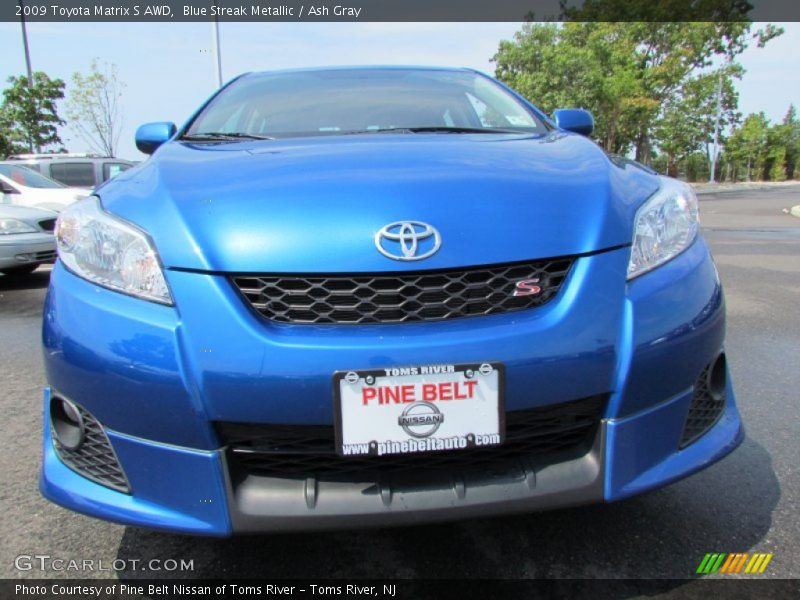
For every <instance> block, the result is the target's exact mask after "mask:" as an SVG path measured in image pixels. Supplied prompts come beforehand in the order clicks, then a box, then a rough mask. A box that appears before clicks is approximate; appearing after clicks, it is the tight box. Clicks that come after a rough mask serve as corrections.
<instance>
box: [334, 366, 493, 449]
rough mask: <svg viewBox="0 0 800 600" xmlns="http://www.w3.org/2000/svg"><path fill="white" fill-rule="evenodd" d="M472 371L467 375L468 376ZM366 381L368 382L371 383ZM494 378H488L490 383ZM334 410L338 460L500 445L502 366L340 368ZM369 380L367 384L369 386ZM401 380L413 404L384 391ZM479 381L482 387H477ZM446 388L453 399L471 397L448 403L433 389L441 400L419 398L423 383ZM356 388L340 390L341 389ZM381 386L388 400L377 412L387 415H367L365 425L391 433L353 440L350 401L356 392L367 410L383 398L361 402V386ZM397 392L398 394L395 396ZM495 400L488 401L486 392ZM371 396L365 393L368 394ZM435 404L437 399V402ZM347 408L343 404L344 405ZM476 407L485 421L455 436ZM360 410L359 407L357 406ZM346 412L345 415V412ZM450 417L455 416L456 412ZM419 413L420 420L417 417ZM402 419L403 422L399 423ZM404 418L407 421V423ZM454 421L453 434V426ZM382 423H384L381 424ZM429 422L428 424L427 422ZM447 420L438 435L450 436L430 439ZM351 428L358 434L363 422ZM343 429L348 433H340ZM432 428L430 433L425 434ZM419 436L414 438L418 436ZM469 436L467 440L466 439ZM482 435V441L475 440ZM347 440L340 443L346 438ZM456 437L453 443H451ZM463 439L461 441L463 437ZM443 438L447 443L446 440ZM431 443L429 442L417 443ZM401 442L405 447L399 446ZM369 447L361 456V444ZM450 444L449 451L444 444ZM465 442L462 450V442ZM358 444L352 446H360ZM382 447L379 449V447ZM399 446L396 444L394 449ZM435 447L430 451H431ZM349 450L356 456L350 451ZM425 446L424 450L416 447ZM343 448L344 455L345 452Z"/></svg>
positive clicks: (374, 397)
mask: <svg viewBox="0 0 800 600" xmlns="http://www.w3.org/2000/svg"><path fill="white" fill-rule="evenodd" d="M470 373H471V376H470ZM369 378H372V379H371V380H370V379H369ZM492 378H493V379H492ZM332 379H333V400H334V402H333V409H334V432H335V445H336V453H337V454H338V455H339V456H341V457H355V458H357V457H367V456H389V455H395V456H396V455H398V454H401V455H406V454H417V453H419V452H436V453H439V452H456V451H458V450H463V449H468V448H476V447H492V446H499V445H502V444H503V443H504V442H505V366H504V365H503V363H502V362H500V361H483V362H479V363H437V364H423V365H413V366H405V367H387V368H382V369H355V370H354V369H351V370H339V371H335V372H334V373H333V378H332ZM370 381H372V383H369V382H370ZM401 381H402V382H404V383H403V384H402V385H404V386H408V385H413V386H414V389H415V394H414V400H413V401H409V400H408V398H406V399H405V401H400V402H398V401H396V397H395V396H393V395H392V394H390V393H389V392H388V391H386V389H385V388H387V387H391V386H395V387H397V386H398V385H401V384H400V383H399V382H401ZM467 381H475V382H476V383H475V384H474V385H472V386H471V387H470V386H469V385H468V384H466V382H467ZM382 382H383V383H388V384H389V385H385V386H381V385H380V384H381V383H382ZM481 382H483V385H481ZM456 383H459V384H463V386H464V387H457V386H455V385H454V384H456ZM438 384H449V386H448V385H445V388H444V390H447V389H449V390H450V391H451V393H452V394H453V395H456V394H461V396H465V395H467V394H468V392H469V391H470V390H472V392H473V397H468V398H463V397H462V398H459V399H447V397H446V396H445V395H444V392H443V388H438V391H439V392H442V395H443V396H444V398H437V399H434V400H429V401H426V400H422V398H421V395H422V394H423V391H425V392H428V393H430V392H431V389H430V387H428V388H426V389H423V387H422V386H423V385H428V386H430V385H438ZM345 385H346V386H355V387H353V388H350V387H348V388H347V389H345V388H344V387H343V386H345ZM379 387H383V388H384V391H385V392H386V395H387V396H388V400H387V402H386V403H380V404H378V406H380V407H381V408H382V409H384V410H386V412H387V413H388V416H387V415H384V414H383V413H381V412H374V411H373V412H372V416H373V421H371V422H370V425H372V426H377V427H378V428H379V429H380V430H381V431H382V432H384V433H386V432H388V431H392V432H393V433H392V434H391V436H392V437H391V439H387V438H386V435H384V433H382V434H380V435H378V436H376V437H377V438H378V439H371V440H365V438H364V437H363V436H362V437H361V438H360V439H357V440H356V439H353V428H352V427H350V425H351V423H350V422H349V419H352V418H353V417H351V416H350V415H351V414H352V410H353V408H352V405H353V402H354V399H353V394H354V393H359V392H360V393H361V394H362V402H366V406H368V407H370V408H372V406H373V405H370V404H369V402H371V401H372V399H377V400H378V402H380V401H381V400H383V399H385V398H383V394H382V393H380V392H376V394H378V396H381V397H380V398H378V396H371V397H370V400H369V401H364V400H363V395H364V388H374V389H377V388H379ZM343 391H345V395H346V396H347V397H346V398H344V399H343V397H342V396H343ZM398 393H400V392H398ZM492 393H494V397H493V398H491V397H489V398H488V399H487V394H489V395H490V396H491V394H492ZM367 395H370V393H367ZM437 400H438V401H437ZM458 402H466V404H465V405H464V406H462V407H460V408H458V409H455V408H449V407H452V406H458V405H457V404H456V403H458ZM345 405H347V406H345ZM412 405H413V406H414V408H413V409H409V412H410V416H409V415H406V414H403V411H404V410H406V409H408V408H409V407H411V406H412ZM421 405H434V406H435V409H436V410H431V409H430V407H429V406H421ZM470 406H471V407H473V408H477V409H478V413H479V415H478V416H479V417H482V418H485V422H484V423H483V424H480V423H475V424H474V429H475V430H474V431H463V432H461V433H458V429H459V427H460V425H459V422H460V421H463V420H465V419H467V417H465V413H466V411H467V408H468V407H470ZM362 408H363V405H362ZM346 411H350V412H347V413H346ZM436 412H438V413H439V414H440V415H441V420H439V421H438V422H439V425H436V426H435V427H434V423H433V422H432V421H434V420H437V419H438V418H439V417H436V416H435V414H436ZM454 413H458V414H455V415H454ZM420 415H421V416H420ZM448 415H450V416H451V419H450V421H449V422H448V420H447V416H448ZM401 418H402V419H403V421H402V423H401V420H400V419H401ZM391 419H397V425H396V430H395V429H392V428H391V427H390V426H389V425H388V424H387V423H388V422H391ZM409 419H410V420H411V422H409ZM419 419H422V420H424V421H425V422H424V423H416V422H415V421H417V420H419ZM454 419H455V421H456V425H455V426H454V427H455V430H454V428H453V426H452V422H453V420H454ZM385 420H386V422H385ZM428 420H431V422H430V423H429V422H428ZM445 422H448V426H447V427H446V428H445V430H444V431H442V434H445V433H450V434H452V435H449V436H447V435H440V436H435V435H434V433H436V432H438V431H439V429H440V428H442V427H444V423H445ZM354 425H355V430H356V431H359V429H360V428H362V427H363V425H362V424H359V423H354ZM345 427H347V429H348V432H347V435H346V433H345ZM431 429H433V432H432V433H427V434H426V432H427V431H429V430H431ZM420 433H421V434H423V435H419V434H420ZM470 436H471V437H470ZM479 436H481V437H479ZM346 437H347V438H348V439H345V438H346ZM455 438H457V439H455ZM462 438H463V439H462ZM447 439H452V442H448V441H447ZM422 440H433V441H422ZM437 440H443V442H442V443H443V444H445V446H446V447H440V443H439V441H437ZM403 442H405V443H406V444H405V446H404V445H403ZM365 443H366V444H368V445H369V452H368V453H365V452H364V446H363V444H365ZM451 443H452V444H453V445H454V447H450V446H448V444H451ZM465 443H466V446H464V445H463V444H465ZM359 444H360V446H357V445H359ZM380 444H383V445H380ZM397 444H399V446H398V445H397ZM430 446H434V447H430ZM404 447H408V448H413V449H410V450H408V451H405V450H403V451H394V450H397V449H398V448H401V449H402V448H404ZM354 448H356V449H357V450H358V452H354ZM421 448H424V449H421ZM346 449H347V451H346Z"/></svg>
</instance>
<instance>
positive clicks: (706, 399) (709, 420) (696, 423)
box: [680, 361, 726, 448]
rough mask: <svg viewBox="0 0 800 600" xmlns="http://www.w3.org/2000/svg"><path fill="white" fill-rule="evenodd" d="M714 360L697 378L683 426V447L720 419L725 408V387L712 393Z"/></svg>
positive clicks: (681, 445)
mask: <svg viewBox="0 0 800 600" xmlns="http://www.w3.org/2000/svg"><path fill="white" fill-rule="evenodd" d="M713 364H714V361H712V362H711V363H710V364H709V365H708V366H707V367H706V368H705V369H703V372H702V373H701V374H700V377H698V378H697V381H696V382H695V386H694V395H693V396H692V402H691V404H690V405H689V412H688V414H687V415H686V423H685V424H684V426H683V435H682V436H681V444H680V447H681V448H685V447H686V446H688V445H689V444H691V443H692V442H694V441H695V440H697V438H699V437H700V436H701V435H703V434H704V433H705V432H706V431H708V430H709V429H711V427H712V426H713V425H714V424H715V423H716V422H717V421H718V420H719V418H720V417H721V416H722V413H723V411H724V410H725V401H726V393H725V389H724V387H722V388H721V390H720V392H719V393H716V394H712V393H711V389H710V386H709V375H710V372H711V369H712V368H713Z"/></svg>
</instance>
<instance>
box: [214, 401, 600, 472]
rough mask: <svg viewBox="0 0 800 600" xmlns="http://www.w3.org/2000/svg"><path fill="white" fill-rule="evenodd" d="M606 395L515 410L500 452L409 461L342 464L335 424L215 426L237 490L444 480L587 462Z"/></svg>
mask: <svg viewBox="0 0 800 600" xmlns="http://www.w3.org/2000/svg"><path fill="white" fill-rule="evenodd" d="M606 400H607V395H598V396H591V397H588V398H584V399H581V400H577V401H572V402H566V403H562V404H555V405H550V406H543V407H538V408H532V409H526V410H519V411H510V412H507V413H506V415H505V419H506V428H505V441H504V442H503V444H502V445H500V446H494V447H491V448H489V447H484V448H471V449H466V450H452V451H444V452H420V453H413V454H404V455H385V456H360V457H351V456H348V457H341V456H339V455H338V454H336V448H335V441H334V429H333V426H331V425H264V424H252V423H232V422H216V423H215V428H216V431H217V435H218V437H219V440H220V443H221V444H222V445H223V446H226V447H227V448H226V458H227V461H228V467H229V470H230V473H231V476H232V478H233V480H234V484H236V485H238V483H240V482H241V481H243V480H244V479H246V478H247V477H248V476H251V475H252V476H263V477H282V478H305V477H312V476H313V477H316V478H317V479H319V480H322V481H347V482H354V481H356V482H372V481H380V480H387V479H396V478H397V477H409V476H413V477H415V478H418V477H422V476H424V477H425V478H426V479H434V480H439V479H442V478H449V477H451V476H452V475H453V474H454V473H458V472H459V470H471V471H474V470H480V471H482V472H485V471H487V470H488V471H491V470H492V469H506V468H507V467H508V465H509V464H523V463H524V464H526V465H544V464H554V463H556V462H561V461H563V460H568V459H571V458H576V457H578V456H582V455H584V454H585V453H586V452H588V451H589V449H590V448H591V445H592V443H593V442H594V440H595V437H596V435H597V430H598V427H599V425H600V420H601V418H602V416H603V412H604V410H605V405H606Z"/></svg>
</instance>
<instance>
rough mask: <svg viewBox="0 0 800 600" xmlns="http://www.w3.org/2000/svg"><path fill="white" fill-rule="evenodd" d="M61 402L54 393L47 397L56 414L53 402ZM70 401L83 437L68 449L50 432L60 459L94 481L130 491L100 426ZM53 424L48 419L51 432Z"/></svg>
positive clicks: (119, 490) (80, 407)
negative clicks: (77, 416) (81, 427)
mask: <svg viewBox="0 0 800 600" xmlns="http://www.w3.org/2000/svg"><path fill="white" fill-rule="evenodd" d="M62 401H63V399H62V398H61V397H60V396H57V395H54V396H53V397H52V398H51V400H50V403H51V410H55V411H56V413H57V411H58V409H57V408H56V409H54V408H53V404H54V403H58V404H60V403H61V402H62ZM70 404H71V405H72V406H74V407H75V409H77V412H78V415H79V419H78V420H79V421H80V422H82V424H83V438H82V440H81V443H80V444H79V445H78V446H77V447H76V448H75V449H69V448H67V447H66V446H64V445H63V444H62V443H60V442H59V440H58V437H57V436H56V435H52V438H53V446H54V447H55V450H56V453H57V454H58V457H59V458H60V459H61V462H63V463H64V464H65V465H66V466H67V467H69V468H70V469H72V470H73V471H75V472H76V473H78V474H79V475H83V476H84V477H86V478H87V479H91V480H92V481H94V482H95V483H99V484H100V485H104V486H106V487H109V488H111V489H113V490H116V491H118V492H123V493H125V494H129V493H130V491H131V490H130V485H129V484H128V479H127V477H125V473H124V472H123V471H122V466H121V465H120V464H119V461H118V460H117V455H116V453H115V452H114V448H113V447H112V446H111V442H109V441H108V437H107V436H106V432H105V430H104V429H103V426H102V425H101V424H100V423H99V422H98V421H97V419H95V418H94V416H93V415H92V414H91V413H90V412H89V411H87V410H86V409H85V408H83V407H82V406H80V405H78V404H75V403H72V402H70ZM54 426H55V425H54V423H53V421H52V420H51V423H50V427H51V434H52V433H54V432H53V431H52V429H53V428H54Z"/></svg>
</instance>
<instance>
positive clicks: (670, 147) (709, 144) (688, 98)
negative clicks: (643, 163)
mask: <svg viewBox="0 0 800 600" xmlns="http://www.w3.org/2000/svg"><path fill="white" fill-rule="evenodd" d="M740 73H741V69H740V68H738V67H727V68H724V69H720V70H718V71H711V72H708V73H703V74H700V75H697V76H695V77H693V78H691V79H689V80H688V81H687V82H686V83H685V84H684V85H683V87H682V88H681V90H680V91H678V92H677V93H676V94H675V95H674V96H672V97H671V98H669V99H667V100H666V101H665V102H664V104H663V106H662V107H661V116H660V118H659V120H658V121H656V123H655V125H654V127H653V139H654V141H655V142H656V145H657V146H658V148H659V149H660V150H661V152H662V153H663V154H666V156H667V174H668V175H670V176H672V177H676V176H677V174H678V163H679V162H680V161H682V160H684V159H685V158H686V157H687V156H689V155H691V154H693V153H695V152H698V151H700V150H703V151H704V152H705V153H706V157H707V160H708V162H709V165H708V169H707V170H710V163H711V161H712V159H713V156H712V154H713V139H714V131H715V127H716V113H717V95H718V91H719V86H720V84H721V85H722V94H721V96H720V109H721V119H720V126H721V128H723V129H724V128H726V127H728V126H732V125H734V124H736V122H737V121H738V119H739V118H740V115H739V113H738V112H737V110H736V107H737V105H738V101H739V96H738V93H737V91H736V87H735V85H734V82H733V78H734V77H736V76H738V75H739V74H740Z"/></svg>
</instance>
